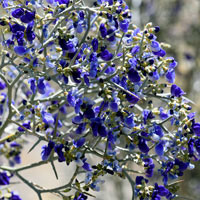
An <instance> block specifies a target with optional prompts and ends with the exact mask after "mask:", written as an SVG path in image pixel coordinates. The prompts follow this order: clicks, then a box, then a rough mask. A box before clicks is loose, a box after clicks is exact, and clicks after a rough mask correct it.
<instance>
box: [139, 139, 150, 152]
mask: <svg viewBox="0 0 200 200" xmlns="http://www.w3.org/2000/svg"><path fill="white" fill-rule="evenodd" d="M138 148H139V149H140V151H141V152H143V153H148V152H149V147H148V146H147V142H146V140H145V139H144V138H140V139H139V143H138Z"/></svg>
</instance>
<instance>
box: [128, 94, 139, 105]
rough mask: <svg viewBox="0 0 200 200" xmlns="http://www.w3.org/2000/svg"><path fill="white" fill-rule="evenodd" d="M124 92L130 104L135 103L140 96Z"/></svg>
mask: <svg viewBox="0 0 200 200" xmlns="http://www.w3.org/2000/svg"><path fill="white" fill-rule="evenodd" d="M125 94H126V99H127V101H128V102H129V103H132V104H136V103H137V102H138V101H139V100H140V98H139V97H138V96H137V95H136V94H134V93H133V95H131V94H129V93H125Z"/></svg>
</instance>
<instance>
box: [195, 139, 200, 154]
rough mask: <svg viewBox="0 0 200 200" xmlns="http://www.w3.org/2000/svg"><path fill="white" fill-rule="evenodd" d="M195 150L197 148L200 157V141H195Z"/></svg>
mask: <svg viewBox="0 0 200 200" xmlns="http://www.w3.org/2000/svg"><path fill="white" fill-rule="evenodd" d="M195 148H196V150H197V152H198V154H199V155H200V139H196V140H195Z"/></svg>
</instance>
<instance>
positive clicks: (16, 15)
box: [11, 8, 24, 18]
mask: <svg viewBox="0 0 200 200" xmlns="http://www.w3.org/2000/svg"><path fill="white" fill-rule="evenodd" d="M11 14H12V16H13V17H14V18H20V17H21V16H22V15H23V14H24V9H23V8H17V9H16V10H14V11H12V13H11Z"/></svg>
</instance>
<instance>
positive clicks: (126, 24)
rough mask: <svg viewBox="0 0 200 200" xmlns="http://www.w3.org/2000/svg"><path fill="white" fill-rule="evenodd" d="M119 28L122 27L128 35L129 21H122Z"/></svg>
mask: <svg viewBox="0 0 200 200" xmlns="http://www.w3.org/2000/svg"><path fill="white" fill-rule="evenodd" d="M119 26H120V28H121V30H122V31H123V32H125V33H126V32H127V31H128V27H129V21H128V19H124V20H123V21H121V22H120V23H119Z"/></svg>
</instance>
